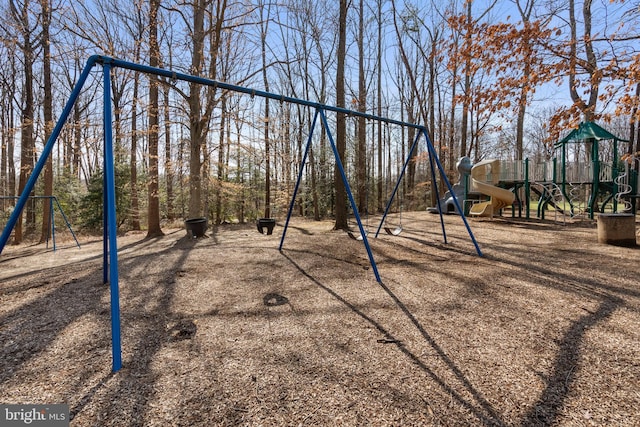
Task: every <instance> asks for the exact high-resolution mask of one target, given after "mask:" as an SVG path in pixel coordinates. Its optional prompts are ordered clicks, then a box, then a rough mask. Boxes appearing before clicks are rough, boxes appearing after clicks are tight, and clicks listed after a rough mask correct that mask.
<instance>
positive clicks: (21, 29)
mask: <svg viewBox="0 0 640 427" xmlns="http://www.w3.org/2000/svg"><path fill="white" fill-rule="evenodd" d="M9 4H10V11H11V17H12V19H13V21H14V24H15V25H16V28H17V32H18V33H19V38H18V37H16V45H17V47H18V49H19V50H20V53H21V56H22V66H23V73H24V75H23V78H24V80H23V89H22V106H21V110H22V111H21V121H22V127H21V131H20V181H19V184H18V192H19V193H22V192H23V190H24V188H25V186H26V184H27V179H28V178H29V176H30V175H31V172H32V171H33V168H34V164H35V162H34V159H35V140H34V124H33V123H34V108H35V105H34V104H35V101H34V94H33V82H34V76H33V64H34V61H35V51H34V49H35V43H36V40H35V35H34V31H35V30H34V28H33V24H32V23H31V20H30V13H31V2H30V0H25V1H24V2H23V3H22V4H19V3H17V2H16V1H15V0H10V2H9ZM26 210H27V218H26V225H27V232H29V231H32V230H33V228H34V227H35V211H34V209H33V205H32V204H27V209H26ZM23 238H24V234H23V229H22V215H20V216H19V217H18V221H17V222H16V226H15V231H14V243H15V244H19V243H21V242H22V240H23Z"/></svg>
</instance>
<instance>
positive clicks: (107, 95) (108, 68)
mask: <svg viewBox="0 0 640 427" xmlns="http://www.w3.org/2000/svg"><path fill="white" fill-rule="evenodd" d="M97 65H100V66H102V71H103V73H102V74H103V76H102V77H103V79H102V84H103V91H104V92H103V114H104V170H105V174H104V190H105V191H104V193H105V209H104V224H105V227H104V241H105V242H104V254H103V269H104V272H105V276H107V274H106V272H107V271H108V277H107V278H108V279H109V288H110V300H111V342H112V359H113V366H112V370H113V371H114V372H116V371H118V370H120V369H121V367H122V348H121V335H120V293H119V277H118V245H117V234H116V231H117V224H116V203H115V202H116V200H115V194H116V193H115V170H114V169H115V167H114V165H115V162H114V150H113V132H112V105H111V72H112V69H113V68H114V67H120V68H123V69H127V70H131V71H134V72H142V73H146V74H150V75H156V76H162V77H166V78H169V79H172V80H174V81H175V80H181V81H186V82H191V83H195V84H201V85H206V86H211V87H216V88H220V89H222V90H228V91H234V92H239V93H244V94H247V95H251V96H260V97H264V98H269V99H275V100H277V101H280V102H290V103H294V104H297V105H301V106H304V107H308V108H311V109H314V110H315V114H314V116H313V120H312V123H311V129H310V131H309V136H308V138H307V143H306V146H305V149H304V154H303V156H302V161H301V164H300V169H299V172H298V179H297V181H296V184H295V188H294V191H293V194H292V197H291V201H290V204H289V210H288V213H287V219H286V222H285V225H284V229H283V232H282V238H281V240H280V246H279V248H278V249H279V250H280V251H281V250H282V247H283V244H284V239H285V237H286V233H287V228H288V225H289V221H290V219H291V214H292V212H293V208H294V204H295V200H296V195H297V193H298V189H299V187H300V182H301V181H302V177H303V174H304V170H305V168H304V165H305V164H306V161H307V158H308V156H309V149H310V147H311V142H312V137H313V134H314V130H315V126H316V123H317V121H318V118H319V119H320V121H321V122H322V126H323V128H324V130H325V132H326V137H327V139H328V141H329V145H330V147H331V150H332V152H333V155H334V159H335V162H336V168H337V169H338V171H339V172H340V178H341V179H342V182H343V183H344V186H345V189H346V193H347V198H348V200H349V203H350V204H351V207H352V209H353V211H354V215H355V217H356V220H357V222H358V228H359V230H360V234H361V236H362V238H363V239H362V241H363V243H364V246H365V249H366V251H367V256H368V258H369V262H370V264H371V267H372V270H373V273H374V275H375V278H376V280H377V281H378V282H379V283H382V281H381V278H380V275H379V273H378V269H377V266H376V263H375V259H374V257H373V252H372V251H371V247H370V245H369V242H368V239H367V236H366V234H365V230H364V227H363V225H362V220H361V219H360V215H359V213H358V209H357V207H356V204H355V201H354V198H353V194H352V192H351V188H350V186H349V182H348V180H347V177H346V174H345V170H344V167H343V165H342V161H341V159H340V155H339V153H338V150H337V147H336V144H335V142H334V139H333V134H332V133H331V129H330V127H329V123H328V121H327V117H326V111H332V112H335V113H338V114H346V115H351V116H357V117H364V118H366V119H370V120H377V121H381V122H385V123H388V124H393V125H399V126H409V127H412V128H414V129H415V130H416V136H415V140H414V142H413V145H412V146H411V149H410V150H409V153H408V156H407V158H406V160H405V163H404V166H403V168H402V172H401V173H400V176H399V178H398V181H397V182H396V186H395V188H394V191H393V193H392V195H391V198H390V199H389V202H388V203H387V207H386V209H385V215H386V214H387V212H388V210H389V206H390V204H391V202H392V201H393V197H394V196H395V194H396V192H397V190H398V186H399V184H400V181H401V179H402V177H403V176H404V172H405V170H406V167H407V164H408V163H409V161H410V160H411V155H412V153H413V152H414V151H415V150H416V147H417V145H418V142H419V141H424V142H425V144H426V147H427V150H428V154H429V162H430V165H431V177H432V182H434V183H435V181H436V175H435V173H436V170H438V171H439V172H440V174H441V176H442V177H443V181H444V182H445V184H446V186H447V187H448V188H449V190H450V191H452V188H451V184H450V183H449V181H448V179H447V177H446V175H445V173H444V169H443V168H442V164H441V163H440V160H439V159H438V155H437V153H436V151H435V148H434V147H433V144H432V142H431V140H430V138H429V135H428V132H427V129H426V127H424V126H422V125H416V124H413V123H407V122H403V121H400V120H394V119H390V118H386V117H380V116H375V115H371V114H366V113H362V112H358V111H353V110H347V109H345V108H339V107H332V106H327V105H324V104H319V103H316V102H310V101H306V100H301V99H297V98H292V97H287V96H283V95H278V94H273V93H270V92H264V91H259V90H255V89H249V88H245V87H241V86H236V85H231V84H228V83H223V82H218V81H215V80H211V79H207V78H204V77H198V76H193V75H189V74H184V73H178V72H175V71H172V70H166V69H162V68H155V67H149V66H145V65H140V64H135V63H131V62H126V61H122V60H118V59H114V58H109V57H105V56H99V55H94V56H92V57H90V58H89V59H88V61H87V63H86V65H85V67H84V69H83V70H82V73H81V74H80V77H79V79H78V81H77V83H76V85H75V87H74V88H73V90H72V92H71V94H70V97H69V100H68V101H67V103H66V104H65V107H64V109H63V110H62V114H61V116H60V118H59V119H58V121H57V123H56V125H55V127H54V128H53V130H52V133H51V136H50V137H49V139H48V140H47V142H46V143H45V145H44V149H43V151H42V153H41V155H40V157H39V159H38V162H37V163H36V165H35V167H34V169H33V172H32V174H31V176H30V177H29V179H28V181H27V183H26V185H25V187H24V190H23V192H22V194H21V195H20V198H19V199H18V201H17V203H16V207H15V209H14V211H13V213H12V214H11V216H10V217H9V220H8V221H7V224H6V226H5V228H4V229H3V231H2V234H1V235H0V254H1V253H2V250H3V249H4V247H5V245H6V243H7V241H8V239H9V236H10V234H11V231H12V230H13V227H14V226H15V224H16V222H17V220H18V216H19V215H21V213H22V210H23V209H24V206H25V203H26V201H27V199H28V197H29V193H31V191H33V188H34V187H35V183H36V181H37V179H38V177H39V175H40V173H41V172H42V170H43V169H44V166H45V163H46V161H47V159H48V158H49V156H50V155H51V151H52V150H53V146H54V144H55V142H56V140H57V138H58V136H59V135H60V133H61V131H62V128H63V126H64V124H65V123H66V121H67V119H68V118H69V115H70V114H71V111H72V109H73V106H74V104H75V102H76V100H77V99H78V97H79V95H80V92H81V90H82V88H83V86H84V85H85V83H86V81H87V79H88V77H89V75H90V74H91V71H92V70H93V68H94V67H95V66H97ZM434 187H435V186H434ZM456 203H457V200H456ZM458 210H459V211H460V209H459V206H458ZM441 215H442V214H441ZM461 219H462V221H463V222H464V224H465V227H466V229H467V232H468V234H469V237H470V239H471V241H472V242H473V245H474V246H475V249H476V252H477V254H478V255H479V256H482V252H481V251H480V247H479V246H478V244H477V242H476V240H475V237H474V236H473V233H472V232H471V228H470V227H469V224H468V223H467V220H466V218H465V217H464V216H463V215H461ZM383 220H384V218H383ZM440 224H441V227H442V234H443V239H444V242H445V243H447V237H446V232H445V224H444V221H443V219H442V216H441V217H440ZM380 225H381V226H382V222H381V224H380ZM379 229H380V228H378V230H379Z"/></svg>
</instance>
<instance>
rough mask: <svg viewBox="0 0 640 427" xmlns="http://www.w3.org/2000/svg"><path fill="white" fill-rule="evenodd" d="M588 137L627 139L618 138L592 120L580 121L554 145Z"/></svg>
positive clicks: (584, 139)
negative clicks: (576, 126) (575, 127)
mask: <svg viewBox="0 0 640 427" xmlns="http://www.w3.org/2000/svg"><path fill="white" fill-rule="evenodd" d="M588 139H597V140H602V139H605V140H606V139H615V140H618V141H627V140H626V139H622V138H618V137H617V136H615V135H614V134H612V133H611V132H609V131H608V130H606V129H604V128H603V127H602V126H600V125H597V124H596V123H594V122H583V123H580V125H579V126H578V128H577V129H573V130H572V131H571V132H569V134H568V135H567V136H565V137H564V138H562V139H561V140H560V141H558V142H556V143H555V144H554V146H555V147H560V146H562V145H564V144H568V143H570V142H582V141H586V140H588Z"/></svg>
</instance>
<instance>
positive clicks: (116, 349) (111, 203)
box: [102, 63, 122, 372]
mask: <svg viewBox="0 0 640 427" xmlns="http://www.w3.org/2000/svg"><path fill="white" fill-rule="evenodd" d="M102 68H103V73H104V144H105V184H106V188H105V194H106V195H107V196H106V200H107V205H106V206H105V207H104V209H105V212H107V224H105V226H106V227H107V228H108V234H109V249H110V252H109V260H110V265H109V268H110V271H109V273H110V275H109V276H110V279H111V280H110V281H109V285H110V288H111V354H112V356H113V372H117V371H119V370H120V368H121V367H122V348H121V338H120V295H119V289H118V246H117V243H116V181H115V167H114V159H113V135H112V123H111V80H110V78H111V76H110V74H111V65H109V64H108V63H106V64H103V65H102Z"/></svg>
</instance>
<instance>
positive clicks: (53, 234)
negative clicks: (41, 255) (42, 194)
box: [49, 197, 56, 252]
mask: <svg viewBox="0 0 640 427" xmlns="http://www.w3.org/2000/svg"><path fill="white" fill-rule="evenodd" d="M49 215H50V216H51V219H50V221H51V240H52V241H53V252H55V251H56V221H55V215H54V212H53V198H52V197H49Z"/></svg>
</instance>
